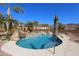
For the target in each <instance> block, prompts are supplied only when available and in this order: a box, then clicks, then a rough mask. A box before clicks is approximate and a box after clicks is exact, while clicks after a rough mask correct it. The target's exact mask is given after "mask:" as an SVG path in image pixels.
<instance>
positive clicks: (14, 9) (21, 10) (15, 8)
mask: <svg viewBox="0 0 79 59" xmlns="http://www.w3.org/2000/svg"><path fill="white" fill-rule="evenodd" d="M13 11H15V12H16V13H21V12H22V13H23V12H24V11H23V9H21V8H20V7H18V6H14V7H13ZM12 23H13V22H12V18H11V15H10V6H8V10H7V31H9V30H11V29H12Z"/></svg>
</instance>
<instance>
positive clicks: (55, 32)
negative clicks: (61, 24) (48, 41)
mask: <svg viewBox="0 0 79 59" xmlns="http://www.w3.org/2000/svg"><path fill="white" fill-rule="evenodd" d="M53 35H54V36H57V35H58V16H55V17H54V31H53Z"/></svg>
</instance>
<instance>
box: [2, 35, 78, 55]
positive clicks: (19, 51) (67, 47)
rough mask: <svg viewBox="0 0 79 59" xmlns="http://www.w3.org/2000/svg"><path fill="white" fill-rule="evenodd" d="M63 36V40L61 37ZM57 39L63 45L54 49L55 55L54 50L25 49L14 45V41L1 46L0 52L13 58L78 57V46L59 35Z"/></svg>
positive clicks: (64, 36)
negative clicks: (60, 40)
mask: <svg viewBox="0 0 79 59" xmlns="http://www.w3.org/2000/svg"><path fill="white" fill-rule="evenodd" d="M61 35H62V36H63V38H62V37H61ZM61 35H59V36H58V37H59V38H60V39H62V41H63V43H62V44H61V45H59V46H57V47H56V48H55V50H56V51H55V54H53V49H54V48H49V49H38V50H35V49H27V48H22V47H19V46H17V45H16V41H10V42H8V43H6V44H5V45H3V46H2V50H3V51H4V52H7V53H9V54H11V55H13V56H66V55H68V56H69V55H71V56H72V55H74V56H75V55H76V56H77V55H78V56H79V44H76V43H73V42H71V41H69V39H70V38H69V37H67V36H66V35H63V34H61Z"/></svg>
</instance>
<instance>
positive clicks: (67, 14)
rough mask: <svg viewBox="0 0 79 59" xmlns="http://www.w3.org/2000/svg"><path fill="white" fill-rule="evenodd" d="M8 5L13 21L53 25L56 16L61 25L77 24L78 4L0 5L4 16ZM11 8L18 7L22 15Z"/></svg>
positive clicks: (78, 18) (0, 10)
mask: <svg viewBox="0 0 79 59" xmlns="http://www.w3.org/2000/svg"><path fill="white" fill-rule="evenodd" d="M8 5H9V6H10V9H11V11H10V13H11V17H12V18H13V19H17V20H18V21H20V22H23V23H27V22H29V21H38V22H39V23H44V24H50V25H52V24H53V20H54V16H55V15H57V16H58V18H59V22H60V23H63V24H69V23H75V24H76V23H79V4H77V3H76V4H68V3H59V4H58V3H16V4H15V3H10V4H4V5H2V4H0V12H1V13H2V14H3V15H4V16H6V15H7V9H8ZM13 6H19V7H21V8H22V9H23V10H24V13H19V14H18V13H16V12H14V11H13V10H12V8H13Z"/></svg>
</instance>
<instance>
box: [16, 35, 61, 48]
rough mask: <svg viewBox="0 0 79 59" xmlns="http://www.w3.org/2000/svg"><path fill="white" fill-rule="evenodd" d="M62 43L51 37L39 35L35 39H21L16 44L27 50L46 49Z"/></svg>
mask: <svg viewBox="0 0 79 59" xmlns="http://www.w3.org/2000/svg"><path fill="white" fill-rule="evenodd" d="M61 43H62V41H61V40H60V39H59V38H57V37H54V36H52V35H39V36H36V37H29V38H23V39H20V40H19V41H17V42H16V44H17V45H18V46H20V47H23V48H29V49H46V48H52V47H56V46H58V45H60V44H61Z"/></svg>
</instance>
